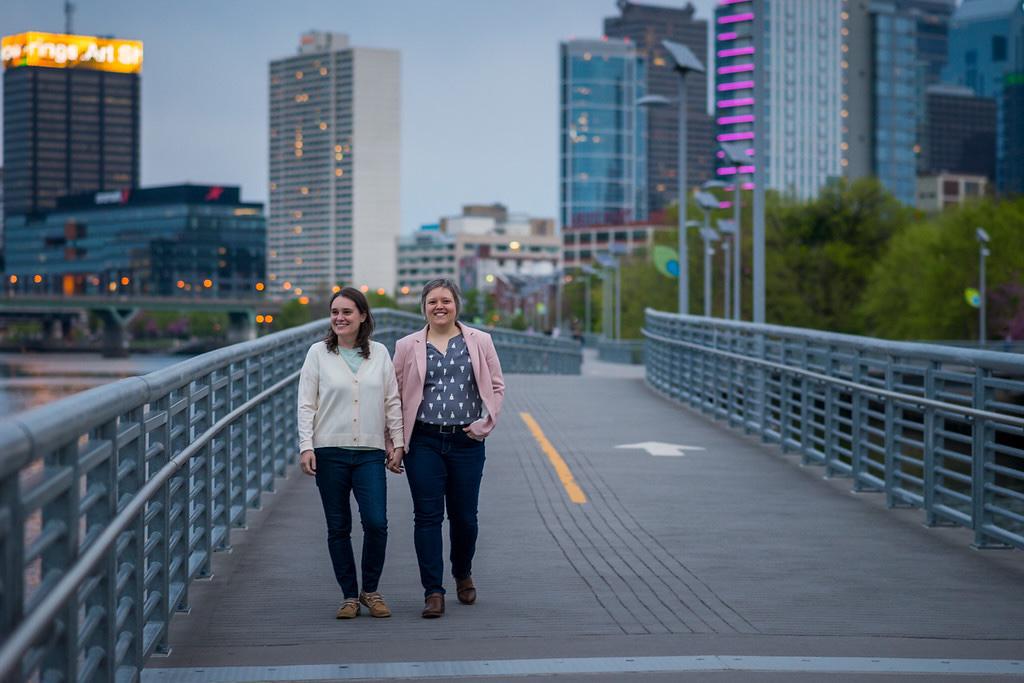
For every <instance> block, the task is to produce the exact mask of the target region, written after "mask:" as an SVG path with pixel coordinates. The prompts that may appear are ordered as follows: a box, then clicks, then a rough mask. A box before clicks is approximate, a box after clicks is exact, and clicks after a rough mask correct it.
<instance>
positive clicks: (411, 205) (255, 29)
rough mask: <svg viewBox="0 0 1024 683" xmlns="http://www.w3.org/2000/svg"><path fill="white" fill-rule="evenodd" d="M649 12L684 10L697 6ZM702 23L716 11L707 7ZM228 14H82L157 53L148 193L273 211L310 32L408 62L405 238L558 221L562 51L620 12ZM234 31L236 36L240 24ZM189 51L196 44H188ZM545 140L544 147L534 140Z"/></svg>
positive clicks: (448, 9)
mask: <svg viewBox="0 0 1024 683" xmlns="http://www.w3.org/2000/svg"><path fill="white" fill-rule="evenodd" d="M644 4H652V5H660V6H672V7H682V6H685V5H686V2H677V3H667V2H664V1H662V0H652V1H650V2H647V3H644ZM693 4H694V5H695V7H696V9H697V12H696V15H697V16H698V17H702V18H710V17H711V8H712V5H713V2H712V0H693ZM258 7H259V11H253V9H252V3H243V2H240V1H234V2H222V3H217V4H216V5H207V4H204V3H199V2H198V1H197V0H184V1H183V2H180V3H176V4H174V5H172V6H164V5H157V4H156V3H155V2H141V3H139V2H136V3H124V2H115V1H112V0H108V1H104V2H86V1H85V0H82V1H80V2H78V3H76V11H75V14H74V16H73V26H72V28H73V32H75V33H83V34H95V35H113V36H117V37H120V38H128V39H137V40H141V41H143V43H144V45H145V49H146V61H145V67H144V69H143V78H142V185H143V186H154V185H166V184H176V183H183V182H192V183H220V184H223V183H230V184H237V185H240V186H241V187H242V194H243V197H244V199H245V200H246V201H259V202H266V201H267V199H268V195H269V192H268V152H267V147H266V144H267V143H266V141H267V131H268V121H267V101H268V97H269V94H268V86H267V69H268V67H269V63H270V62H271V61H272V60H274V59H279V58H282V57H285V56H288V55H290V54H293V53H294V50H295V45H296V41H297V40H298V37H299V36H300V35H301V34H302V33H304V32H306V31H308V30H311V29H314V30H324V31H336V32H344V33H347V34H348V35H349V36H350V38H351V40H352V42H353V43H354V44H358V45H364V46H368V47H380V48H393V49H397V50H399V51H400V52H401V54H402V124H401V132H400V139H401V157H402V163H401V169H402V170H401V186H402V199H401V211H402V219H401V226H402V233H403V234H409V233H410V232H411V231H413V230H414V229H416V228H417V227H418V226H419V225H420V224H423V223H431V222H435V221H436V220H437V218H438V217H439V216H443V215H447V214H451V213H454V212H455V211H457V210H458V207H460V206H462V205H463V204H465V203H471V202H494V201H498V202H502V203H504V204H507V205H510V206H516V207H517V208H519V209H520V210H522V211H524V212H526V213H529V214H531V215H535V216H548V217H554V216H556V215H557V211H558V107H559V103H558V68H557V65H558V44H559V42H560V41H562V40H567V39H571V38H587V37H600V35H601V32H602V27H603V21H604V19H605V18H606V17H609V16H613V15H615V14H616V12H617V8H616V5H615V2H614V0H565V1H564V2H560V3H557V4H555V5H551V6H549V5H548V4H547V3H544V2H542V1H541V0H524V1H523V2H517V3H514V4H512V3H502V4H498V3H488V4H487V6H486V7H484V6H481V4H480V3H471V2H468V1H466V0H446V1H444V2H440V3H434V4H432V5H430V6H427V5H426V4H425V3H413V2H408V1H405V0H382V1H379V2H374V3H364V2H353V3H349V4H348V5H347V6H346V7H344V8H339V7H338V6H337V5H331V4H330V3H327V2H314V1H312V0H307V1H306V2H299V3H293V4H291V5H289V6H288V8H283V7H281V6H278V5H273V4H270V3H260V4H259V6H258ZM62 8H63V3H60V2H52V3H48V4H46V5H40V4H38V3H30V2H27V1H24V0H16V1H15V2H8V3H4V6H3V8H0V25H2V26H3V27H4V30H3V32H4V34H5V35H7V34H12V33H17V32H21V31H27V30H42V31H54V32H59V31H62V30H63V28H64V16H63V12H62ZM232 22H234V23H232ZM183 38H184V39H183ZM527 140H536V141H538V142H537V143H536V144H524V141H527Z"/></svg>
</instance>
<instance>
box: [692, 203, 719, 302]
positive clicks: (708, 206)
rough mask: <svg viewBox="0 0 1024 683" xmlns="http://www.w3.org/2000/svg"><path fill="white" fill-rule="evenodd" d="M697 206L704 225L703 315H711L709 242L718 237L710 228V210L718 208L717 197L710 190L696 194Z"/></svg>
mask: <svg viewBox="0 0 1024 683" xmlns="http://www.w3.org/2000/svg"><path fill="white" fill-rule="evenodd" d="M696 199H697V206H699V207H700V210H701V211H702V212H703V213H704V225H703V226H702V227H701V229H700V236H701V237H702V238H703V239H704V315H705V316H710V315H711V255H712V254H714V253H715V252H714V249H712V247H711V243H712V242H714V241H716V240H717V239H718V233H717V232H715V231H714V230H713V229H712V228H711V212H712V211H714V210H715V209H717V208H718V197H716V196H715V195H713V194H711V193H710V192H703V191H702V192H698V193H697V194H696Z"/></svg>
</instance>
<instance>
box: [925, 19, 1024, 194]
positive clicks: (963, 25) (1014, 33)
mask: <svg viewBox="0 0 1024 683" xmlns="http://www.w3.org/2000/svg"><path fill="white" fill-rule="evenodd" d="M943 77H944V80H946V81H947V82H950V83H955V84H957V85H963V86H966V87H968V88H970V89H971V90H973V91H974V93H975V94H976V95H978V96H979V97H993V98H995V99H996V107H997V109H996V112H997V120H996V187H997V189H998V190H999V191H1000V192H1003V193H1007V192H1014V193H1020V192H1024V156H1022V155H1021V154H1020V151H1021V150H1022V149H1024V108H1022V102H1024V98H1022V96H1021V91H1020V90H1021V86H1022V84H1024V3H1022V2H1021V0H964V2H963V4H962V5H960V7H958V8H957V10H956V13H955V14H954V15H953V22H952V24H951V28H950V32H949V62H948V64H947V66H946V69H945V70H944V71H943Z"/></svg>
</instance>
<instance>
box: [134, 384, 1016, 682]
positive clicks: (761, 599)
mask: <svg viewBox="0 0 1024 683" xmlns="http://www.w3.org/2000/svg"><path fill="white" fill-rule="evenodd" d="M629 374H630V373H629V372H619V373H618V375H619V376H613V373H609V374H608V375H606V376H603V377H601V376H583V377H538V376H512V377H510V378H509V379H508V385H509V386H508V399H507V401H506V404H505V412H504V414H503V417H502V421H501V424H500V426H499V428H498V430H497V431H496V432H495V434H494V435H493V437H492V438H491V439H490V440H489V441H488V460H487V465H486V468H485V474H484V482H483V489H482V493H481V538H480V542H479V549H478V557H477V561H476V565H475V569H474V574H475V578H476V581H477V585H478V588H479V593H480V598H479V602H478V604H476V605H474V606H471V607H467V606H463V605H460V604H459V603H458V602H457V601H456V600H455V599H454V590H453V589H452V587H451V586H449V590H451V594H450V596H449V597H450V600H449V601H448V612H447V615H446V616H445V617H444V618H443V619H440V620H436V621H429V620H423V619H421V618H419V610H420V608H421V606H422V590H421V588H420V586H419V582H418V575H417V571H416V562H415V557H414V553H413V544H412V510H411V503H410V500H409V493H408V488H407V485H406V482H405V480H404V478H402V477H397V476H394V475H388V485H389V490H388V504H389V522H390V539H389V547H388V560H387V563H386V565H385V568H384V576H383V579H382V585H381V590H382V592H383V593H384V595H385V597H386V598H387V599H388V601H389V603H390V605H391V607H392V610H393V612H394V616H393V617H392V618H391V619H379V620H377V619H371V618H369V617H368V616H366V615H365V613H364V615H363V616H361V617H360V618H358V619H355V620H352V621H336V620H335V619H334V618H333V616H334V610H335V609H336V607H337V604H338V602H339V600H340V593H339V590H338V588H337V586H336V584H335V582H334V579H333V574H332V572H331V568H330V561H329V558H328V555H327V549H326V545H325V531H324V522H323V516H322V513H321V510H320V503H319V499H318V497H317V494H316V490H315V485H314V484H313V481H312V480H311V479H309V478H307V477H304V476H301V475H299V474H297V473H295V472H293V473H292V474H291V476H290V477H289V479H288V480H286V481H284V482H281V485H280V489H279V492H278V493H277V494H276V495H273V496H270V497H269V500H270V501H271V502H269V503H268V505H267V506H266V508H265V509H264V510H262V511H260V512H258V513H256V514H255V515H253V521H252V524H251V526H250V528H249V529H248V530H245V531H241V532H236V533H235V534H234V535H233V539H234V548H233V549H232V551H231V552H230V553H222V554H219V555H218V556H217V558H216V561H215V565H214V569H215V576H214V577H213V579H212V580H209V581H204V582H199V583H197V584H194V587H193V589H192V610H191V613H190V614H188V615H178V616H176V617H175V619H174V622H173V625H172V633H171V645H172V648H173V650H172V652H171V654H170V656H169V657H166V658H153V659H151V660H150V662H149V669H148V670H147V672H146V675H145V677H144V680H146V681H172V680H222V679H230V680H257V679H260V680H262V679H268V678H281V679H285V678H290V679H292V680H295V679H296V677H298V678H302V677H303V676H304V677H305V678H321V679H323V678H324V675H323V674H322V671H321V672H320V673H316V672H317V671H320V670H316V669H315V667H313V668H309V669H304V670H300V669H299V668H297V667H296V665H327V664H339V665H350V666H352V665H356V664H358V663H376V664H380V665H381V667H378V668H377V669H374V668H373V667H369V668H366V669H363V670H361V671H364V672H370V673H373V672H376V673H378V674H383V673H386V672H387V671H391V672H392V673H395V672H398V671H399V670H398V669H387V668H386V667H384V666H383V665H384V664H386V663H396V662H452V661H468V660H494V661H497V660H523V659H543V658H599V657H611V658H615V657H632V658H636V657H662V658H664V657H676V658H681V657H683V656H688V655H736V656H743V657H754V658H756V657H773V656H778V657H781V656H796V657H804V658H808V657H822V658H836V657H868V658H876V659H877V658H896V657H899V658H904V657H914V658H928V659H933V660H934V659H942V658H972V659H979V660H1008V659H1013V658H1015V657H1016V658H1021V657H1022V656H1024V558H1022V556H1021V553H1019V552H1016V551H1008V552H997V551H985V552H981V551H976V550H972V549H971V548H970V547H969V546H968V541H969V537H968V536H967V535H966V534H965V532H964V531H963V530H954V529H947V528H941V529H927V528H924V527H923V526H922V524H921V521H922V518H921V515H920V513H919V512H916V511H914V512H910V511H890V510H886V509H884V501H882V500H881V497H880V496H878V495H875V494H858V495H855V494H852V493H850V492H849V490H848V489H849V487H848V482H845V481H842V480H838V481H836V480H834V481H823V480H822V478H821V470H820V469H818V468H801V467H800V466H799V465H798V464H796V462H795V461H794V460H793V459H792V458H789V457H786V456H783V455H781V454H779V452H778V451H777V450H776V449H775V448H774V447H772V446H765V445H762V444H761V443H759V442H758V441H757V440H755V439H753V438H751V437H748V436H745V435H743V434H742V433H740V432H737V431H735V430H730V429H728V428H726V427H725V426H724V425H723V424H721V423H717V422H714V421H713V420H711V419H710V418H708V417H706V416H703V415H700V414H698V413H694V412H691V411H689V410H687V409H683V408H679V407H677V406H675V405H672V404H670V403H669V402H666V401H664V400H662V399H661V398H659V397H657V396H656V395H654V394H653V393H652V392H651V391H649V390H648V389H647V388H646V387H645V385H644V384H643V380H642V379H640V378H639V377H629V376H628V375H629ZM521 413H529V414H530V415H532V416H533V418H535V419H536V421H537V423H538V424H539V426H540V428H541V429H542V430H543V431H544V433H545V435H546V436H547V438H548V439H549V440H550V442H551V444H552V445H553V446H554V447H555V449H557V450H558V452H559V453H560V455H561V457H562V458H563V459H564V460H565V462H566V464H567V465H568V467H569V468H570V469H571V470H572V473H573V475H574V476H575V479H576V481H577V482H578V483H579V485H580V487H581V488H582V490H583V492H584V493H585V495H586V496H587V498H588V502H587V503H585V504H583V505H577V504H574V503H572V502H570V500H569V498H568V496H567V495H566V491H565V489H564V488H563V486H562V484H561V482H560V481H559V479H558V477H557V475H556V474H555V472H554V469H553V467H552V466H551V464H550V463H549V461H548V459H547V456H545V454H544V453H543V452H542V450H541V448H540V447H539V446H538V443H537V441H536V440H535V438H534V436H533V435H532V434H531V432H530V431H529V429H528V428H527V426H526V424H525V423H524V420H523V419H522V418H521V415H520V414H521ZM644 441H662V442H671V443H676V444H685V445H688V446H700V447H703V448H705V449H706V450H704V451H688V452H687V453H686V455H685V456H683V457H652V456H651V455H648V454H647V453H646V452H644V451H640V450H623V449H616V448H615V446H616V445H620V444H631V443H637V442H644ZM358 536H359V534H358V533H357V534H356V537H357V538H356V539H355V540H356V543H359V538H358ZM356 547H357V553H358V547H359V546H358V545H357V546H356ZM574 661H580V662H582V661H583V660H574ZM651 661H654V660H651ZM673 661H676V660H673ZM679 661H681V660H679ZM736 661H740V660H736ZM765 661H768V660H765ZM806 661H807V662H808V663H807V664H806V667H812V666H816V665H817V664H812V663H811V661H812V660H810V659H808V660H806ZM829 661H836V660H834V659H822V660H814V662H818V663H820V662H829ZM886 661H888V660H886ZM242 666H248V667H279V668H278V669H276V670H275V671H276V672H277V673H274V672H273V671H271V670H269V669H259V670H256V669H254V670H251V671H250V672H249V673H248V674H246V672H244V671H242V670H239V669H223V670H219V673H218V672H217V671H215V670H213V669H211V668H210V667H242ZM765 666H767V665H765ZM1020 666H1024V664H1021V665H1020ZM569 668H570V670H571V671H576V673H577V674H582V672H584V671H585V668H584V667H583V665H582V664H581V665H580V668H577V669H572V666H571V665H569ZM754 668H755V669H756V668H757V666H754ZM762 668H763V667H762ZM769 668H770V667H769ZM983 668H984V667H983V666H982V669H983ZM650 670H652V671H653V670H656V669H653V668H652V669H650ZM690 670H691V669H688V668H686V666H683V665H680V666H679V668H678V669H676V670H674V673H673V674H672V678H673V680H678V679H679V678H680V677H681V676H682V675H683V673H684V672H685V671H690ZM302 671H305V672H306V674H308V675H305V674H303V675H299V674H301V672H302ZM340 671H341V670H340V669H339V672H340ZM353 671H354V670H353ZM571 671H570V673H571ZM669 671H672V669H671V668H670V669H669ZM800 671H803V673H799V672H800ZM810 671H811V668H805V669H800V668H799V666H797V667H796V668H794V669H793V670H792V671H791V672H790V673H786V674H780V676H781V677H780V678H779V679H778V680H815V679H816V678H815V676H816V674H813V673H809V672H810ZM268 672H270V673H268ZM296 672H299V673H296ZM628 672H629V670H628V668H627V669H624V670H623V671H622V673H620V674H618V675H616V676H615V678H616V680H622V679H623V677H624V676H625V675H626V674H628ZM980 672H981V670H980V669H979V670H978V671H975V672H974V673H980ZM477 673H479V672H477ZM549 673H550V672H549ZM1022 673H1024V670H1022ZM314 674H316V675H314ZM353 675H354V673H353ZM395 675H400V674H398V673H395ZM424 675H426V671H425V670H424ZM636 675H639V674H636ZM663 675H668V674H663ZM694 675H695V676H697V678H695V679H694V680H708V676H709V673H708V672H704V673H702V674H694ZM723 675H724V674H723ZM894 675H895V674H894ZM189 676H191V678H189ZM339 676H340V674H339ZM805 676H806V678H805ZM714 680H719V679H714ZM721 680H725V678H722V679H721ZM728 680H747V679H745V678H735V679H734V678H729V679H728ZM758 680H765V679H762V678H759V679H758ZM871 680H882V679H881V678H877V677H873V678H872V679H871ZM972 680H977V679H975V678H972Z"/></svg>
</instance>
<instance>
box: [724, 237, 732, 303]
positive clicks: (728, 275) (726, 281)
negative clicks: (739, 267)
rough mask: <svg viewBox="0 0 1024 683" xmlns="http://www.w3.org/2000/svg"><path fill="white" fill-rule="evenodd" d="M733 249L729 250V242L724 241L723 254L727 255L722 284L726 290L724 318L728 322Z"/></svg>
mask: <svg viewBox="0 0 1024 683" xmlns="http://www.w3.org/2000/svg"><path fill="white" fill-rule="evenodd" d="M730 251H732V249H730V248H729V240H722V253H723V254H724V255H725V268H724V269H723V272H722V283H723V287H724V290H723V292H722V317H723V318H725V319H726V320H728V319H729V318H730V315H729V303H730V301H731V298H730V297H731V293H730V291H729V280H730V279H731V278H732V270H731V269H730V268H729V266H730V261H729V252H730Z"/></svg>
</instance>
